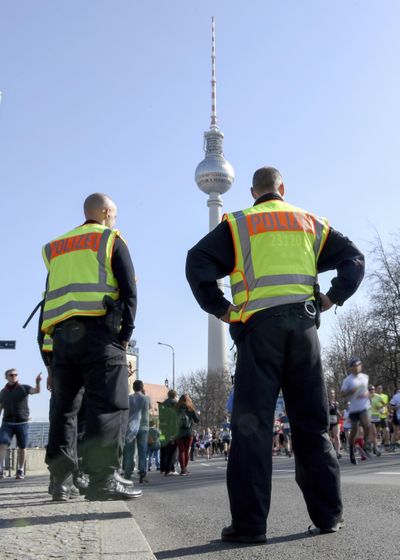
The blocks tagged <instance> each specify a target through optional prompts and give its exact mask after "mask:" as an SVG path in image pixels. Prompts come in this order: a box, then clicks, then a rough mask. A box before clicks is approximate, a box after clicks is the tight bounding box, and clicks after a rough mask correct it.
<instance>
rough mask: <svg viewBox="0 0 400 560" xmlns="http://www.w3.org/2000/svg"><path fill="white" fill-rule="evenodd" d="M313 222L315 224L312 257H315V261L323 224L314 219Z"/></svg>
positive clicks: (320, 241)
mask: <svg viewBox="0 0 400 560" xmlns="http://www.w3.org/2000/svg"><path fill="white" fill-rule="evenodd" d="M314 222H315V241H314V255H315V259H317V258H318V253H319V250H320V248H321V244H322V234H323V231H324V224H322V223H321V222H320V221H319V219H318V218H316V219H315V220H314Z"/></svg>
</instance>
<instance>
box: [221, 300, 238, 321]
mask: <svg viewBox="0 0 400 560" xmlns="http://www.w3.org/2000/svg"><path fill="white" fill-rule="evenodd" d="M231 311H235V313H239V311H240V305H232V304H230V305H229V307H228V309H227V310H226V313H224V315H222V317H220V319H221V321H223V322H224V323H230V322H231V321H230V315H231Z"/></svg>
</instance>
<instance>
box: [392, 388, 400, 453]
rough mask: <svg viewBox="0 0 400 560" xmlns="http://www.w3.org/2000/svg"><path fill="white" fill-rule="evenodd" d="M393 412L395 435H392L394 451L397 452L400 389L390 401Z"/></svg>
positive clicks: (399, 434)
mask: <svg viewBox="0 0 400 560" xmlns="http://www.w3.org/2000/svg"><path fill="white" fill-rule="evenodd" d="M390 406H391V407H392V410H393V434H392V443H391V447H392V451H395V450H396V444H397V442H398V441H399V439H400V389H398V391H397V392H396V394H395V395H393V397H392V400H391V401H390Z"/></svg>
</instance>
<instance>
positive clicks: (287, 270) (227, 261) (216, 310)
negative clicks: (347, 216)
mask: <svg viewBox="0 0 400 560" xmlns="http://www.w3.org/2000/svg"><path fill="white" fill-rule="evenodd" d="M284 191H285V187H284V184H283V180H282V177H281V174H280V173H279V171H278V170H277V169H275V168H272V167H263V168H261V169H258V170H257V171H256V172H255V173H254V176H253V187H252V189H251V193H252V195H253V198H254V199H255V204H254V206H252V207H251V208H247V209H246V210H243V211H240V212H235V213H233V214H227V215H225V216H224V218H223V221H222V223H221V224H219V225H218V226H217V227H216V228H215V229H214V230H213V231H211V232H210V233H209V234H208V235H206V236H205V237H204V238H203V239H202V240H200V241H199V243H197V245H195V246H194V247H193V248H192V249H191V250H190V251H189V253H188V257H187V263H186V276H187V279H188V282H189V284H190V287H191V289H192V291H193V294H194V296H195V298H196V299H197V301H198V303H199V305H200V306H201V307H202V308H203V309H204V310H205V311H207V312H208V313H211V314H213V315H215V316H216V317H219V318H220V319H221V320H223V321H225V322H227V323H230V333H231V336H232V338H233V340H234V341H235V344H236V346H237V352H238V353H237V365H236V373H235V394H234V402H233V413H232V445H231V450H230V457H229V462H228V472H227V486H228V494H229V500H230V509H231V515H232V523H231V525H230V526H228V527H225V528H224V529H223V530H222V534H221V538H222V540H224V541H231V542H242V543H261V542H265V540H266V521H267V516H268V513H269V507H270V498H271V471H272V457H271V442H272V433H273V421H274V411H275V404H276V399H277V396H278V394H279V390H280V388H282V391H283V396H284V399H285V405H286V411H287V415H288V417H289V421H290V425H291V430H292V442H293V451H294V454H295V462H296V481H297V483H298V485H299V486H300V488H301V490H302V492H303V496H304V499H305V501H306V504H307V508H308V512H309V515H310V517H311V520H312V522H313V523H314V525H315V529H314V531H315V532H318V533H319V532H321V533H328V532H336V531H337V530H338V529H339V528H340V527H341V526H342V524H343V514H342V500H341V490H340V479H339V465H338V461H337V458H336V454H335V450H334V449H333V446H332V444H331V442H330V439H329V435H328V427H329V426H328V398H327V393H326V387H325V383H324V378H323V373H322V367H321V356H320V346H319V341H318V336H317V329H316V318H317V313H316V311H317V309H316V305H317V304H316V302H315V292H316V286H315V285H316V278H317V273H318V272H324V271H327V270H333V269H336V270H337V276H336V278H334V279H333V280H332V286H331V288H330V289H329V291H328V292H327V294H320V304H321V310H322V311H326V310H327V309H329V308H330V307H331V306H332V305H333V304H336V305H342V304H343V303H344V301H345V300H346V299H347V298H349V297H350V296H351V295H352V294H353V293H354V292H355V291H356V289H357V287H358V285H359V284H360V282H361V280H362V278H363V275H364V257H363V255H362V254H361V253H360V251H359V250H358V249H357V248H356V247H355V246H354V245H353V243H352V242H351V241H349V240H348V239H347V238H346V237H344V236H343V235H341V234H340V233H338V232H337V231H335V230H334V229H332V228H331V227H329V225H328V223H327V221H326V219H323V218H318V217H316V216H314V215H312V214H310V213H309V212H306V211H304V210H302V209H300V208H296V207H294V206H292V205H291V204H288V203H287V202H285V201H284V198H283V196H284ZM226 275H230V282H231V291H232V295H233V304H232V303H230V302H229V301H228V300H226V299H225V298H224V295H223V293H222V292H221V291H220V290H219V289H218V285H217V282H216V280H217V279H219V278H223V277H224V276H226Z"/></svg>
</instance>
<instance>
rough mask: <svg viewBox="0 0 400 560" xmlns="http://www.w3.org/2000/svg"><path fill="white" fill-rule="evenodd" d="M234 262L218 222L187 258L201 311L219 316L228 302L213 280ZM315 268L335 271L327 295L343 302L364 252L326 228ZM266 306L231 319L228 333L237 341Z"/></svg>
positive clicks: (224, 225)
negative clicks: (244, 318)
mask: <svg viewBox="0 0 400 560" xmlns="http://www.w3.org/2000/svg"><path fill="white" fill-rule="evenodd" d="M273 199H278V200H282V198H281V197H280V195H279V194H277V193H269V194H265V195H263V196H261V197H260V198H258V199H257V200H256V202H255V205H256V204H260V203H262V202H266V201H268V200H273ZM234 266H235V250H234V246H233V240H232V234H231V231H230V227H229V224H228V222H227V221H224V222H221V223H220V224H219V225H218V226H217V227H216V228H215V229H214V230H212V231H210V233H208V234H207V235H206V236H205V237H203V239H201V240H200V241H199V242H198V243H197V244H196V245H195V246H194V247H193V248H192V249H190V251H189V252H188V255H187V259H186V278H187V280H188V282H189V284H190V287H191V289H192V292H193V295H194V297H195V298H196V300H197V302H198V304H199V305H200V307H201V308H202V309H204V311H206V312H207V313H210V314H212V315H215V316H216V317H218V318H219V317H222V315H224V314H225V312H226V311H227V309H228V307H229V304H230V302H229V301H228V300H227V299H225V297H224V294H223V293H222V291H221V290H220V289H219V288H218V285H217V282H216V280H217V279H219V278H224V277H225V276H228V275H229V274H230V273H231V272H232V270H233V269H234ZM317 266H318V272H326V271H327V270H335V269H336V271H337V276H336V277H335V278H333V279H332V286H331V287H330V289H329V290H328V292H327V294H326V295H327V296H328V297H329V299H330V300H331V301H332V303H335V304H336V305H343V303H344V302H345V301H346V299H348V298H349V297H350V296H351V295H353V294H354V292H355V291H356V290H357V288H358V286H359V284H360V282H361V280H362V279H363V276H364V269H365V263H364V255H363V254H362V253H361V251H359V249H357V247H356V246H355V245H354V244H353V243H352V242H351V241H350V240H349V239H348V238H347V237H345V236H344V235H342V234H341V233H339V232H338V231H335V230H334V229H333V228H329V234H328V238H327V240H326V242H325V245H324V247H323V249H322V251H321V254H320V256H319V259H318V263H317ZM270 313H271V311H270V310H269V309H265V310H262V311H258V312H257V313H254V315H252V316H251V317H250V319H249V320H248V321H246V323H231V325H230V333H231V336H232V338H233V340H235V341H237V340H238V339H239V338H241V337H242V336H243V334H244V333H245V331H247V329H249V328H252V327H253V326H255V324H256V323H257V324H258V322H259V321H262V320H263V318H265V316H266V314H270Z"/></svg>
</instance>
